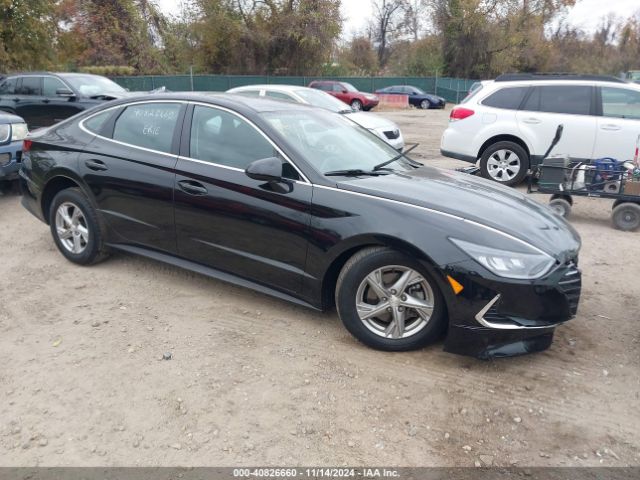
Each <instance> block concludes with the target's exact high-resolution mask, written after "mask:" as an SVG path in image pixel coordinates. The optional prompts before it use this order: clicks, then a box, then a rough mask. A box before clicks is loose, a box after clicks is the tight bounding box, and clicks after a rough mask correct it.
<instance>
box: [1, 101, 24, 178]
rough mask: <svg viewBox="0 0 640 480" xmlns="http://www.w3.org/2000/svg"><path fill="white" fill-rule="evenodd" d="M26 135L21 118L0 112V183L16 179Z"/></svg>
mask: <svg viewBox="0 0 640 480" xmlns="http://www.w3.org/2000/svg"><path fill="white" fill-rule="evenodd" d="M27 133H28V130H27V124H26V123H25V122H24V120H23V119H22V118H20V117H18V116H16V115H12V114H10V113H4V112H0V182H2V181H5V180H15V179H17V178H18V169H19V167H20V161H21V160H22V140H24V138H25V137H26V136H27Z"/></svg>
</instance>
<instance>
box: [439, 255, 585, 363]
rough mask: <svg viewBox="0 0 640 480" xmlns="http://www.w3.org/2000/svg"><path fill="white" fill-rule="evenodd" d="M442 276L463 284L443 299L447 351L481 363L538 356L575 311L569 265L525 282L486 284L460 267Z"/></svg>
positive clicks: (575, 282)
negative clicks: (556, 329)
mask: <svg viewBox="0 0 640 480" xmlns="http://www.w3.org/2000/svg"><path fill="white" fill-rule="evenodd" d="M445 273H446V274H447V275H450V276H451V277H452V278H454V279H455V280H456V281H457V282H458V283H460V284H461V285H462V286H463V290H462V292H460V294H459V295H455V294H454V293H453V292H452V291H451V288H450V287H449V288H448V291H447V292H446V295H445V297H448V298H447V304H448V305H447V306H448V308H449V318H450V323H449V332H448V334H447V339H446V341H445V347H444V348H445V350H446V351H448V352H452V353H459V354H463V355H471V356H474V357H478V358H482V359H488V358H494V357H507V356H515V355H523V354H526V353H533V352H539V351H542V350H545V349H547V348H548V347H549V346H550V345H551V342H552V339H553V333H554V330H555V328H556V327H557V326H558V325H561V324H563V323H564V322H566V321H568V320H570V319H572V318H573V317H574V316H575V315H576V313H577V310H578V303H579V301H580V292H581V287H582V278H581V273H580V270H578V268H577V266H576V264H575V263H574V262H573V261H571V262H568V263H566V264H564V265H561V266H559V267H557V268H556V269H555V270H554V271H552V272H551V273H550V274H548V275H546V276H545V277H544V278H543V279H540V280H535V281H531V282H526V281H509V280H508V279H500V280H486V279H484V278H481V277H479V276H478V275H477V274H476V273H474V272H472V271H468V270H465V269H464V268H463V267H462V268H460V267H457V268H456V267H454V268H450V269H448V271H447V272H445Z"/></svg>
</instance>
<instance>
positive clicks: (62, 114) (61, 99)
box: [42, 75, 83, 126]
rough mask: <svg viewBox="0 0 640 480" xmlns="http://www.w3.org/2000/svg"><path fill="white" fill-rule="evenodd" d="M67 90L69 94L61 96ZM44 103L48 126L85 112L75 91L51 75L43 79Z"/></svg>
mask: <svg viewBox="0 0 640 480" xmlns="http://www.w3.org/2000/svg"><path fill="white" fill-rule="evenodd" d="M63 90H66V91H67V92H69V93H65V94H61V93H58V92H62V91H63ZM42 97H43V98H42V103H43V114H44V115H45V117H46V124H47V126H48V125H53V124H54V123H58V122H60V121H62V120H64V119H65V118H69V117H71V116H73V115H75V114H76V113H79V112H81V111H82V110H83V107H82V106H81V105H80V104H79V103H78V102H77V98H76V97H75V95H73V91H72V90H71V89H70V88H69V86H68V85H66V84H65V83H64V82H63V81H62V80H60V79H59V78H56V77H52V76H50V75H48V76H45V77H43V79H42Z"/></svg>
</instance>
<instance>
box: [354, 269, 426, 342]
mask: <svg viewBox="0 0 640 480" xmlns="http://www.w3.org/2000/svg"><path fill="white" fill-rule="evenodd" d="M434 299H435V297H434V294H433V289H432V288H431V285H429V282H428V281H427V280H426V279H425V278H424V276H423V275H422V274H420V273H419V272H417V271H415V270H413V269H411V268H409V267H405V266H400V265H389V266H386V267H382V268H378V269H376V270H374V271H373V272H371V273H370V274H369V275H367V276H366V277H365V278H364V280H363V281H362V282H361V283H360V286H359V287H358V290H357V293H356V310H357V313H358V316H359V317H360V320H361V321H362V323H363V324H364V325H365V326H366V327H367V328H368V329H369V330H370V331H371V332H373V333H375V334H376V335H378V336H380V337H383V338H392V339H400V338H407V337H411V336H413V335H415V334H417V333H418V332H420V331H421V330H422V329H423V328H424V327H425V326H426V325H427V324H428V323H429V321H430V320H431V317H432V315H433V309H434V302H435V301H434Z"/></svg>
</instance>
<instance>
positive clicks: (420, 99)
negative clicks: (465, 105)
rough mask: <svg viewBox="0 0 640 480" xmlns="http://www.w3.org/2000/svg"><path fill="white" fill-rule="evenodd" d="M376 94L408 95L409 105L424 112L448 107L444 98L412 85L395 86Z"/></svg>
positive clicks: (380, 90) (382, 89)
mask: <svg viewBox="0 0 640 480" xmlns="http://www.w3.org/2000/svg"><path fill="white" fill-rule="evenodd" d="M376 93H377V94H385V95H407V96H408V97H409V105H413V106H414V107H417V108H422V109H423V110H426V109H429V108H444V107H445V106H446V105H447V101H446V100H445V99H444V98H442V97H439V96H437V95H432V94H431V93H426V92H425V91H424V90H422V89H420V88H418V87H413V86H411V85H394V86H391V87H386V88H381V89H379V90H376Z"/></svg>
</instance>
